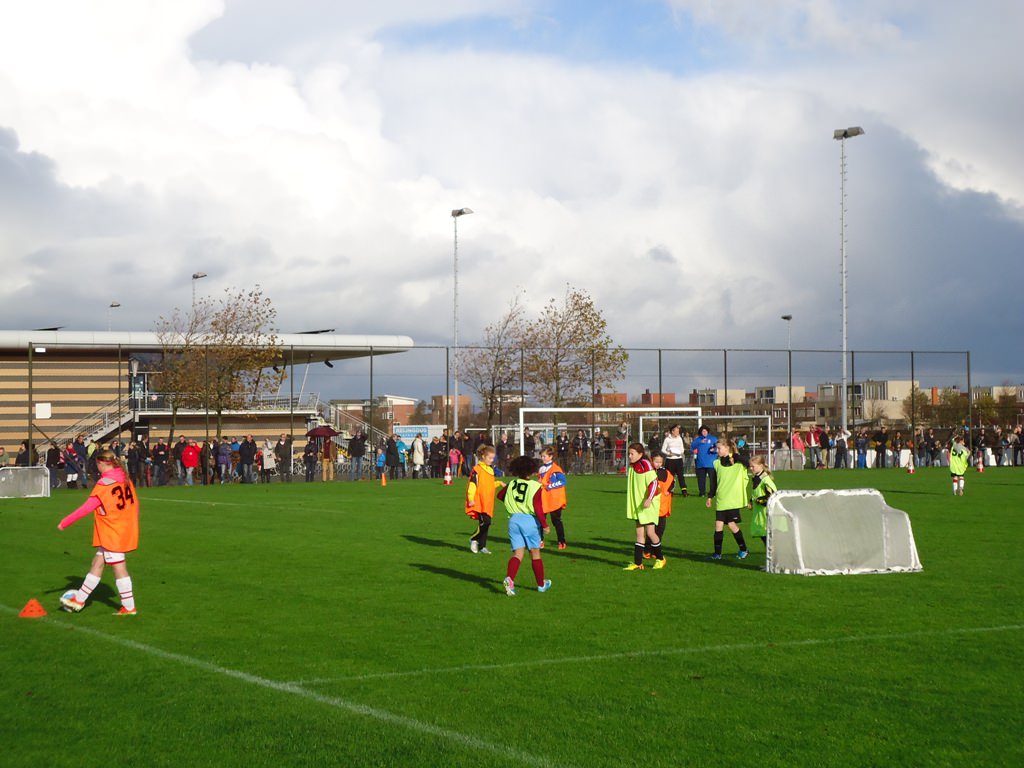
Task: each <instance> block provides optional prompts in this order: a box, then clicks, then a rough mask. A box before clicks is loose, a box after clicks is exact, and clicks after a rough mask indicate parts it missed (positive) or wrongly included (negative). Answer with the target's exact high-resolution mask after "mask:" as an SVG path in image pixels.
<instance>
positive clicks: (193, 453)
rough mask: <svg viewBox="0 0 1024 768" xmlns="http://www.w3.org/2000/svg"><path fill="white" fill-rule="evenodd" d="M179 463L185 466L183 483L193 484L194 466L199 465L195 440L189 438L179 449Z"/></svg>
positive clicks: (197, 447)
mask: <svg viewBox="0 0 1024 768" xmlns="http://www.w3.org/2000/svg"><path fill="white" fill-rule="evenodd" d="M181 463H182V466H184V467H185V485H194V484H195V474H196V467H198V466H199V446H198V445H196V441H195V440H189V441H188V443H187V444H186V445H185V447H184V448H182V449H181Z"/></svg>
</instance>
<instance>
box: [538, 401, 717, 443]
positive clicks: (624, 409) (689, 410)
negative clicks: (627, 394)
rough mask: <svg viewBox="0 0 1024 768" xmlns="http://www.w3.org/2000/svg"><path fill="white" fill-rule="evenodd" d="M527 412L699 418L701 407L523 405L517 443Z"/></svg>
mask: <svg viewBox="0 0 1024 768" xmlns="http://www.w3.org/2000/svg"><path fill="white" fill-rule="evenodd" d="M528 413H550V414H556V413H621V414H629V413H652V414H653V413H661V414H665V415H664V416H662V417H661V418H666V416H683V415H685V416H686V417H687V418H693V417H694V416H696V418H697V419H698V420H699V419H700V418H701V409H700V408H699V407H697V406H689V407H685V408H681V407H679V406H674V407H667V406H652V407H650V408H644V407H643V406H620V407H617V408H616V407H608V406H600V407H594V408H585V407H578V406H577V407H565V408H540V407H529V408H527V407H523V408H520V409H519V440H518V442H519V445H522V444H523V433H524V432H525V431H526V427H527V422H526V414H528ZM545 423H547V422H545ZM555 426H556V427H557V426H558V423H557V421H556V422H555Z"/></svg>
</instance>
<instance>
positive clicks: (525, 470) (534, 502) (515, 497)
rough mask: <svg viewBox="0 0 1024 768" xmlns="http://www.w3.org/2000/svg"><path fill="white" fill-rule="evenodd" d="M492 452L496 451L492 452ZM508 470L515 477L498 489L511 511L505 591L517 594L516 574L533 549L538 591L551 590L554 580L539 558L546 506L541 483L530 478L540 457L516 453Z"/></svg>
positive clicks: (507, 508)
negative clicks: (547, 574)
mask: <svg viewBox="0 0 1024 768" xmlns="http://www.w3.org/2000/svg"><path fill="white" fill-rule="evenodd" d="M492 455H493V454H492ZM508 469H509V472H510V473H512V475H513V476H514V477H515V480H511V481H510V482H509V484H508V485H506V486H505V487H503V488H502V489H501V490H499V491H498V498H499V499H501V500H502V502H504V504H505V511H506V512H508V540H509V543H510V544H511V546H512V557H510V558H509V560H508V569H507V571H506V574H507V575H506V576H505V580H504V582H503V583H504V585H505V594H506V595H508V596H509V597H512V596H513V595H515V593H516V581H515V579H516V574H517V573H519V566H520V565H522V562H523V555H524V554H525V553H526V550H527V549H529V550H530V564H531V565H532V566H533V575H534V577H535V578H536V579H537V591H538V592H547V591H548V590H549V589H551V579H545V578H544V561H543V560H541V559H540V533H541V530H543V531H544V533H547V532H548V530H549V529H548V527H547V525H546V524H545V522H544V505H543V502H542V501H541V487H540V483H538V482H537V481H536V480H533V479H531V475H533V473H534V472H536V471H537V460H536V459H534V458H533V457H532V456H517V457H516V458H514V459H512V463H511V464H510V465H509V468H508Z"/></svg>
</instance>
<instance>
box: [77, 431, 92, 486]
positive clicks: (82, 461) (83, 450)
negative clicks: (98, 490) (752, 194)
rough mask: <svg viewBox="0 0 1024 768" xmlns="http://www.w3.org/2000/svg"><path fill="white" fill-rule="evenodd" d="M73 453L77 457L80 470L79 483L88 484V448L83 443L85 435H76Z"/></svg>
mask: <svg viewBox="0 0 1024 768" xmlns="http://www.w3.org/2000/svg"><path fill="white" fill-rule="evenodd" d="M75 455H76V456H77V457H78V462H77V463H78V467H79V469H81V470H82V472H81V478H80V479H79V483H81V484H82V485H88V484H89V474H88V473H89V448H88V446H86V444H85V435H78V436H77V437H76V438H75Z"/></svg>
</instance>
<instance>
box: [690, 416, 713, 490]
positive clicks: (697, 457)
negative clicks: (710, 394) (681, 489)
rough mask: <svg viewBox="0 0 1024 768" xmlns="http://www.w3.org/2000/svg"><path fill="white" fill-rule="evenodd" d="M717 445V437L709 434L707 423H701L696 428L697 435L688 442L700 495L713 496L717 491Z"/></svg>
mask: <svg viewBox="0 0 1024 768" xmlns="http://www.w3.org/2000/svg"><path fill="white" fill-rule="evenodd" d="M717 445H718V438H717V437H715V436H714V435H712V434H711V430H710V429H708V427H707V425H705V424H701V425H700V429H698V430H697V437H695V438H694V439H693V442H692V443H691V444H690V447H691V450H692V451H693V463H694V465H695V466H696V472H697V490H698V492H699V494H700V495H701V496H704V495H705V493H706V494H707V496H708V497H713V496H714V495H715V493H716V492H717V491H718V476H717V475H716V474H715V459H717V458H718V449H717V448H716V447H715V446H717Z"/></svg>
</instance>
